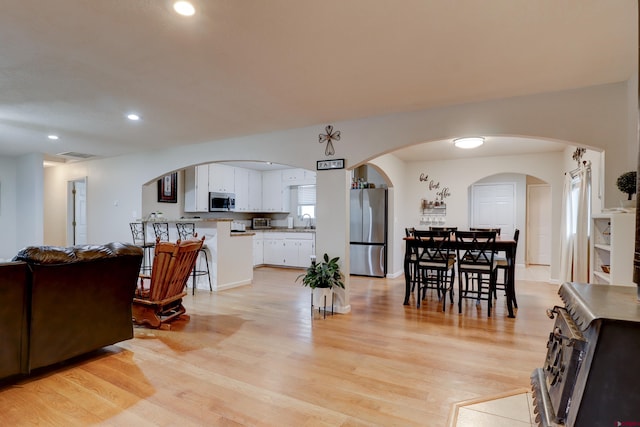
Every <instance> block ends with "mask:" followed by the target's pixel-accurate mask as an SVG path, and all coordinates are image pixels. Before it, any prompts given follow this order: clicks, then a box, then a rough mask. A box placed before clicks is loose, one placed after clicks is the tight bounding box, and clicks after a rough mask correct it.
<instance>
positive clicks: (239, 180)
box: [233, 167, 249, 212]
mask: <svg viewBox="0 0 640 427" xmlns="http://www.w3.org/2000/svg"><path fill="white" fill-rule="evenodd" d="M233 169H234V171H233V173H234V188H235V194H236V208H235V212H248V211H249V169H245V168H236V167H234V168H233Z"/></svg>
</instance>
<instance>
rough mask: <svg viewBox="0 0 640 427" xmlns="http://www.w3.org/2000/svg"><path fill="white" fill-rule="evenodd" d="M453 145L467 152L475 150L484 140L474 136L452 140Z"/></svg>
mask: <svg viewBox="0 0 640 427" xmlns="http://www.w3.org/2000/svg"><path fill="white" fill-rule="evenodd" d="M453 144H454V145H455V146H456V147H458V148H464V149H465V150H468V149H470V148H477V147H480V146H481V145H482V144H484V138H482V137H479V136H474V137H470V138H458V139H454V140H453Z"/></svg>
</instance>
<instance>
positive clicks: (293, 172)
mask: <svg viewBox="0 0 640 427" xmlns="http://www.w3.org/2000/svg"><path fill="white" fill-rule="evenodd" d="M282 183H283V184H284V185H286V186H292V185H313V184H315V183H316V173H315V172H314V171H310V170H306V169H284V170H282Z"/></svg>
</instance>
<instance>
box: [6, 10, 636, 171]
mask: <svg viewBox="0 0 640 427" xmlns="http://www.w3.org/2000/svg"><path fill="white" fill-rule="evenodd" d="M193 3H194V4H195V6H196V9H197V10H198V12H197V14H196V15H195V16H194V17H191V18H185V17H181V16H178V15H176V14H175V13H174V12H173V11H172V9H171V2H170V1H169V0H90V1H87V0H56V1H42V0H4V1H3V2H2V12H1V13H0V41H1V42H0V155H3V156H13V155H21V154H25V153H30V152H43V153H47V154H51V155H53V154H56V153H60V152H67V151H73V152H79V153H88V154H93V155H96V156H115V155H120V154H126V153H131V152H136V151H142V150H150V149H154V148H163V147H168V146H172V145H180V144H193V143H199V142H205V141H211V140H216V139H220V138H225V137H231V136H239V135H250V134H258V133H264V132H270V131H275V130H281V129H288V128H297V127H305V126H311V125H324V124H327V123H332V122H337V121H342V120H348V119H356V118H362V117H368V116H373V115H382V114H389V113H395V112H402V111H410V110H418V109H425V108H433V107H438V106H444V105H452V104H459V103H467V102H474V101H481V100H486V99H496V98H504V97H511V96H518V95H526V94H533V93H541V92H548V91H556V90H563V89H570V88H577V87H583V86H589V85H596V84H605V83H611V82H618V81H625V80H627V79H629V78H630V76H632V75H633V74H634V73H636V72H637V65H636V61H637V56H636V54H637V48H638V43H637V40H638V37H637V3H636V1H635V0H616V1H611V0H565V1H561V2H559V1H557V0H529V1H524V0H490V1H478V0H456V1H451V0H397V1H389V0H348V1H345V0H323V1H310V0H309V1H300V0H268V1H258V0H242V1H239V0H194V1H193ZM129 111H136V112H138V113H139V114H140V115H142V117H143V120H142V121H140V122H137V123H132V122H128V121H127V120H126V119H125V114H126V113H127V112H129ZM50 133H55V134H58V135H60V139H59V140H58V141H50V140H48V139H47V138H46V136H47V135H48V134H50ZM520 143H522V144H524V145H526V144H527V142H526V141H519V142H518V143H515V142H514V141H511V142H510V143H508V146H509V147H511V148H516V147H523V146H524V145H520ZM443 144H445V142H441V143H430V144H429V145H428V146H427V147H426V148H424V149H425V150H427V151H428V152H431V151H432V150H435V149H437V148H438V147H439V146H440V145H443ZM487 145H488V144H487ZM552 145H554V144H552ZM555 145H556V148H557V144H555ZM421 151H422V149H420V150H418V149H414V148H411V149H409V151H406V150H405V152H404V153H403V154H400V155H401V156H411V158H413V159H415V157H413V156H415V155H416V153H418V152H421ZM503 153H504V152H503ZM430 155H433V153H432V152H431V153H430ZM456 155H459V154H456Z"/></svg>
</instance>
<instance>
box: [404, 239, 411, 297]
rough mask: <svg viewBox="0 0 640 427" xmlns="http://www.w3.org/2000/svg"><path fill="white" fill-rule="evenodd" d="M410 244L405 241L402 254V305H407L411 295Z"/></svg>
mask: <svg viewBox="0 0 640 427" xmlns="http://www.w3.org/2000/svg"><path fill="white" fill-rule="evenodd" d="M410 245H411V243H410V242H409V241H408V240H407V243H406V245H405V252H404V286H405V287H404V303H403V304H404V305H409V295H410V294H411V267H410V264H411V262H410V261H411V248H410Z"/></svg>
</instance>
